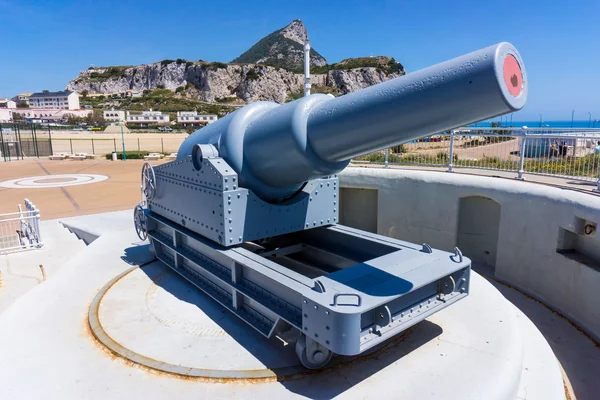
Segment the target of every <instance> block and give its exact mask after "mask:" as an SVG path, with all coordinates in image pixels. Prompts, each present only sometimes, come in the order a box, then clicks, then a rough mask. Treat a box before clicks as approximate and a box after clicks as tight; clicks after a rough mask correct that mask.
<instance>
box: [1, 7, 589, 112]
mask: <svg viewBox="0 0 600 400" xmlns="http://www.w3.org/2000/svg"><path fill="white" fill-rule="evenodd" d="M296 18H299V19H301V20H302V21H303V22H304V24H305V25H306V27H307V29H308V32H309V36H310V39H311V43H312V45H313V47H315V48H316V49H317V50H318V51H319V52H320V53H321V54H322V55H323V56H324V57H325V58H327V60H328V61H329V62H336V61H340V60H341V59H343V58H346V57H359V56H368V55H388V56H393V57H395V58H396V59H397V60H398V61H400V62H402V64H403V65H404V66H405V68H406V69H407V71H409V72H410V71H415V70H417V69H420V68H424V67H426V66H428V65H431V64H435V63H438V62H441V61H444V60H446V59H450V58H453V57H456V56H459V55H461V54H464V53H468V52H470V51H473V50H476V49H478V48H481V47H485V46H488V45H491V44H494V43H497V42H500V41H508V42H511V43H513V44H514V45H515V46H516V47H517V49H518V50H519V51H520V53H521V55H522V56H523V59H524V60H525V66H526V68H527V73H528V77H529V99H528V103H527V105H526V106H525V108H524V110H522V111H521V112H520V113H519V114H518V115H515V118H517V119H520V120H525V119H534V120H535V119H537V118H538V113H543V114H544V119H545V120H551V119H555V120H556V119H562V120H570V118H571V110H572V109H575V110H576V113H575V119H582V120H583V119H585V120H587V118H588V114H587V113H588V112H591V113H592V115H593V117H594V118H597V119H600V1H598V0H586V1H568V2H560V3H559V2H555V1H500V0H479V1H447V0H446V1H437V0H435V1H433V0H432V1H427V0H414V1H377V0H371V1H365V0H361V1H354V0H345V1H335V0H329V1H283V0H279V1H225V0H221V1H214V0H213V1H197V0H196V1H152V0H145V1H140V0H135V1H126V0H125V1H92V0H77V1H72V0H54V1H27V0H19V1H9V0H0V27H1V28H2V32H3V39H2V41H1V42H0V43H1V44H0V49H1V50H0V97H2V96H9V97H10V96H14V95H15V94H17V93H21V92H27V91H40V90H42V89H48V90H59V89H64V87H65V86H66V84H67V82H68V81H69V80H70V79H72V78H74V77H75V76H76V75H77V74H78V72H79V71H80V70H82V69H85V68H87V67H89V66H90V64H94V65H96V66H100V65H135V64H141V63H149V62H155V61H160V60H163V59H175V58H185V59H190V60H198V59H203V60H207V61H223V62H227V61H231V60H232V59H233V58H235V57H237V56H238V55H240V54H241V53H243V52H244V51H245V50H246V49H248V48H249V47H250V46H251V45H252V44H254V43H255V42H256V41H257V40H259V39H260V38H261V37H263V36H265V35H267V34H268V33H270V32H272V31H274V30H276V29H279V28H281V27H283V26H284V25H286V24H288V23H289V22H291V21H292V20H294V19H296Z"/></svg>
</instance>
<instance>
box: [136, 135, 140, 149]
mask: <svg viewBox="0 0 600 400" xmlns="http://www.w3.org/2000/svg"><path fill="white" fill-rule="evenodd" d="M137 139H138V151H140V138H137Z"/></svg>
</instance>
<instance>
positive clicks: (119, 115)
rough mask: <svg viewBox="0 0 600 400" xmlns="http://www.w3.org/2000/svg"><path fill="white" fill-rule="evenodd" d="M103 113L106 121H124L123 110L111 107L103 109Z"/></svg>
mask: <svg viewBox="0 0 600 400" xmlns="http://www.w3.org/2000/svg"><path fill="white" fill-rule="evenodd" d="M103 114H104V119H105V120H106V121H125V111H121V110H115V109H114V108H112V109H110V110H104V112H103Z"/></svg>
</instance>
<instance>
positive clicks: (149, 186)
mask: <svg viewBox="0 0 600 400" xmlns="http://www.w3.org/2000/svg"><path fill="white" fill-rule="evenodd" d="M142 192H143V193H144V196H146V200H148V201H150V200H152V199H153V198H154V195H155V194H156V177H155V176H154V168H152V165H150V163H144V166H143V167H142Z"/></svg>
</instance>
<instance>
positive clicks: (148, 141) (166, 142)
mask: <svg viewBox="0 0 600 400" xmlns="http://www.w3.org/2000/svg"><path fill="white" fill-rule="evenodd" d="M123 137H124V139H125V150H126V151H127V150H129V151H132V150H146V151H157V152H161V153H173V152H176V151H177V149H179V146H180V145H181V142H183V140H184V139H185V138H186V137H188V134H187V133H128V134H126V135H124V136H123ZM121 139H122V138H121V134H114V133H101V132H99V133H96V132H94V133H91V132H86V133H72V132H71V133H64V132H61V133H57V134H53V135H52V150H53V152H54V153H61V152H69V153H70V152H71V151H72V152H73V153H92V154H100V155H104V154H107V153H110V152H112V151H119V152H120V151H122V150H123V142H122V140H121Z"/></svg>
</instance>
